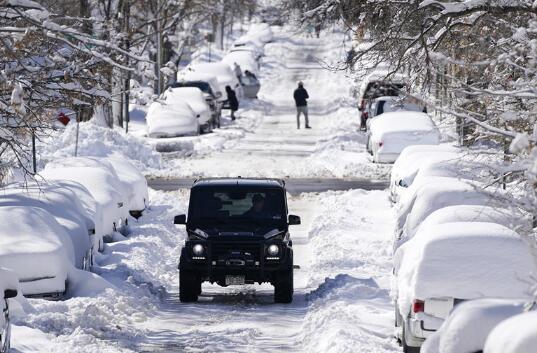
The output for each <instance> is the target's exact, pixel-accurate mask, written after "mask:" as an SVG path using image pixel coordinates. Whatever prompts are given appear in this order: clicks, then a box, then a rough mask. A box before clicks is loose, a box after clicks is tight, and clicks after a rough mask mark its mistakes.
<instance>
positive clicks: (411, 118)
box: [367, 112, 440, 163]
mask: <svg viewBox="0 0 537 353" xmlns="http://www.w3.org/2000/svg"><path fill="white" fill-rule="evenodd" d="M439 143H440V132H439V131H438V129H437V128H436V126H435V124H434V123H433V121H432V120H431V118H430V117H429V116H428V115H427V114H425V113H418V112H393V113H385V114H382V115H379V116H378V117H376V118H375V119H373V120H372V121H371V125H370V131H369V133H368V142H367V145H368V150H369V151H370V153H371V154H372V156H373V161H374V162H377V163H393V162H395V160H396V159H397V157H399V154H400V153H401V152H402V151H403V150H404V149H405V147H408V146H412V145H438V144H439Z"/></svg>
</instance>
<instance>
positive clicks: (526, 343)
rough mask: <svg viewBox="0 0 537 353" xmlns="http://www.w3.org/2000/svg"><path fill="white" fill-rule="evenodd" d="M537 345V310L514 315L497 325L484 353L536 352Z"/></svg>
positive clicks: (488, 339) (489, 337)
mask: <svg viewBox="0 0 537 353" xmlns="http://www.w3.org/2000/svg"><path fill="white" fill-rule="evenodd" d="M535 347H537V311H530V312H527V313H523V314H520V315H516V316H513V317H511V318H509V319H507V320H505V321H503V322H501V323H500V324H499V325H498V326H496V327H495V328H494V329H493V330H492V332H491V333H490V335H489V336H488V338H487V341H486V343H485V349H484V350H483V353H534V352H535Z"/></svg>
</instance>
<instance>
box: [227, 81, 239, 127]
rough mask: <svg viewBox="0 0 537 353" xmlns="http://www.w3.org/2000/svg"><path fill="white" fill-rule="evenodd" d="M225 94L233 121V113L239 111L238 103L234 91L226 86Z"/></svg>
mask: <svg viewBox="0 0 537 353" xmlns="http://www.w3.org/2000/svg"><path fill="white" fill-rule="evenodd" d="M226 93H227V101H228V103H229V109H231V120H235V112H236V111H237V110H238V109H239V101H238V99H237V95H236V94H235V91H234V90H233V89H231V87H229V86H226Z"/></svg>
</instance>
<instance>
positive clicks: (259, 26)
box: [248, 22, 274, 43]
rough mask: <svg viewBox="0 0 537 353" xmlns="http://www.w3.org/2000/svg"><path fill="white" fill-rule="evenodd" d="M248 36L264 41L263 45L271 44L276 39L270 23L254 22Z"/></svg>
mask: <svg viewBox="0 0 537 353" xmlns="http://www.w3.org/2000/svg"><path fill="white" fill-rule="evenodd" d="M248 35H249V36H250V37H254V38H257V39H259V40H260V41H262V42H263V43H270V42H272V39H273V37H274V34H273V33H272V29H271V28H270V25H269V24H268V23H263V22H253V23H251V24H250V27H249V28H248Z"/></svg>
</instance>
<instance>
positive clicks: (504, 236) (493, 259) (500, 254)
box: [394, 222, 537, 352]
mask: <svg viewBox="0 0 537 353" xmlns="http://www.w3.org/2000/svg"><path fill="white" fill-rule="evenodd" d="M536 271H537V266H536V263H535V261H534V258H533V255H532V253H531V249H530V247H529V245H528V243H526V242H525V241H524V240H522V239H521V238H520V237H519V235H518V234H517V233H515V232H513V231H512V230H510V229H508V228H506V227H504V226H502V225H499V224H495V223H483V222H458V223H444V224H440V225H433V226H430V227H426V228H420V230H419V232H418V233H417V234H416V235H415V236H414V237H413V238H412V239H411V240H409V241H408V242H407V243H405V244H404V245H403V246H401V247H400V248H399V249H398V250H397V252H396V253H395V256H394V274H395V290H394V292H395V298H396V305H395V310H396V328H397V330H396V332H397V336H398V337H399V338H400V340H401V342H402V344H403V351H404V352H419V347H420V346H421V344H422V343H423V340H424V339H425V338H427V337H429V336H430V335H431V334H432V333H433V332H435V331H436V330H438V329H439V328H440V326H441V325H442V323H443V321H444V320H445V319H446V318H447V317H448V316H449V314H450V312H451V310H452V309H453V308H454V306H455V305H457V304H459V303H461V302H463V301H466V300H471V299H478V298H487V297H496V298H513V299H525V300H530V297H531V294H530V292H529V291H528V289H529V284H528V283H529V282H527V281H528V280H529V278H530V277H531V273H536Z"/></svg>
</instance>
